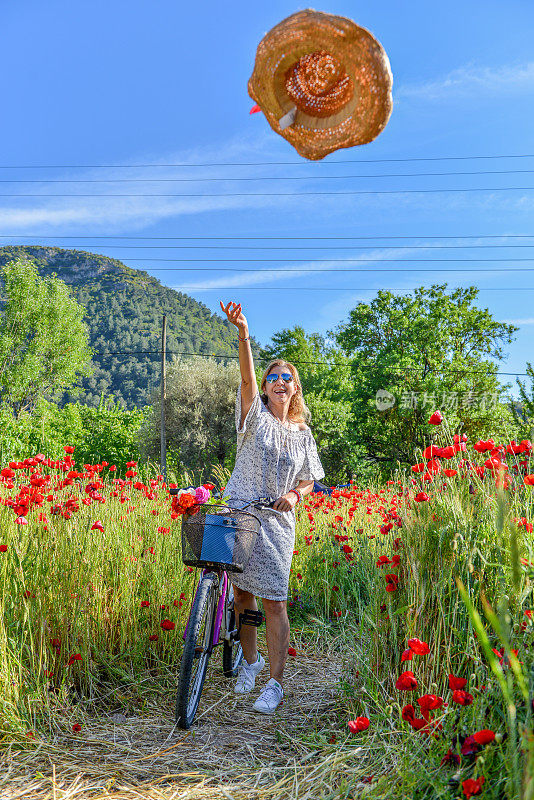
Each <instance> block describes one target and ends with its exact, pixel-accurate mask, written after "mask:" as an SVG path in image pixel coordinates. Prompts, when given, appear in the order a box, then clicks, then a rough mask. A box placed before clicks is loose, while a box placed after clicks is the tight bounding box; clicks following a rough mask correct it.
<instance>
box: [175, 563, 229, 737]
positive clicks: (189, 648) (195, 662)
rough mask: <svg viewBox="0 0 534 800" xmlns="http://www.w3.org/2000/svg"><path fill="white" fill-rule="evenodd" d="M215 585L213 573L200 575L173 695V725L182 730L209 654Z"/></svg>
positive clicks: (191, 717)
mask: <svg viewBox="0 0 534 800" xmlns="http://www.w3.org/2000/svg"><path fill="white" fill-rule="evenodd" d="M218 584H219V579H218V578H217V575H215V573H213V572H208V573H207V574H206V575H204V577H203V578H202V581H201V583H200V585H199V587H198V591H197V593H196V597H195V600H194V603H193V607H192V608H191V614H190V616H189V622H188V627H187V634H186V637H185V641H184V652H183V654H182V663H181V665H180V677H179V680H178V690H177V692H176V722H177V723H178V726H179V727H180V728H184V729H185V730H187V729H188V728H190V727H191V725H192V723H193V720H194V718H195V714H196V713H197V708H198V704H199V702H200V695H201V694H202V687H203V686H204V679H205V677H206V670H207V668H208V661H209V657H210V655H211V641H212V637H213V625H214V621H215V613H216V608H217V596H218V592H217V586H218Z"/></svg>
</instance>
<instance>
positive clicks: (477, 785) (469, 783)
mask: <svg viewBox="0 0 534 800" xmlns="http://www.w3.org/2000/svg"><path fill="white" fill-rule="evenodd" d="M485 782H486V779H485V778H484V777H483V776H482V775H481V776H480V778H476V780H475V779H474V778H467V779H466V780H465V781H462V789H463V793H464V794H465V796H466V798H467V800H469V798H470V797H474V796H475V795H477V794H480V792H481V791H482V785H483V784H484V783H485Z"/></svg>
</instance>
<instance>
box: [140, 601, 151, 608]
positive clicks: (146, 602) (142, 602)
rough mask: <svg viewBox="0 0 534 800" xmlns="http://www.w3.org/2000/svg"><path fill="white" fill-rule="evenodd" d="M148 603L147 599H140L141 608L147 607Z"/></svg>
mask: <svg viewBox="0 0 534 800" xmlns="http://www.w3.org/2000/svg"><path fill="white" fill-rule="evenodd" d="M149 605H150V603H149V602H148V600H141V608H148V607H149Z"/></svg>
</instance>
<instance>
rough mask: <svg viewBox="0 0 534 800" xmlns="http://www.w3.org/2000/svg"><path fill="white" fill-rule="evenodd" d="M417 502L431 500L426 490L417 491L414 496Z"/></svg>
mask: <svg viewBox="0 0 534 800" xmlns="http://www.w3.org/2000/svg"><path fill="white" fill-rule="evenodd" d="M414 500H415V502H416V503H424V502H425V501H426V500H430V497H429V496H428V495H427V493H426V492H417V494H416V495H415V497H414Z"/></svg>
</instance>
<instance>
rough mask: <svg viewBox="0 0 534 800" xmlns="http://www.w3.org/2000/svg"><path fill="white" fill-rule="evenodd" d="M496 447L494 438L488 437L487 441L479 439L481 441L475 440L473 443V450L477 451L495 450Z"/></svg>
mask: <svg viewBox="0 0 534 800" xmlns="http://www.w3.org/2000/svg"><path fill="white" fill-rule="evenodd" d="M494 447H495V442H494V441H493V439H488V441H487V442H485V441H484V440H483V439H479V441H478V442H475V444H474V445H473V450H476V452H477V453H485V452H487V451H488V450H493V448H494Z"/></svg>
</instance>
